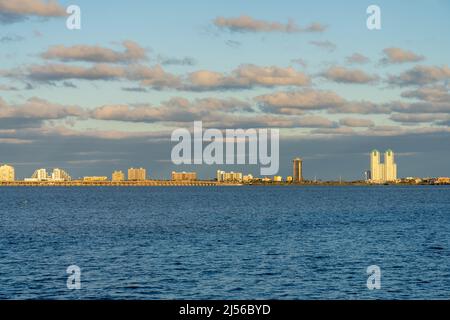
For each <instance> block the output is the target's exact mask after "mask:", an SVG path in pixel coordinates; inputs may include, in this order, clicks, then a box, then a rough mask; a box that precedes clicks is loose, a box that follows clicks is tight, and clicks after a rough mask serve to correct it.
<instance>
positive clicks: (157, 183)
mask: <svg viewBox="0 0 450 320" xmlns="http://www.w3.org/2000/svg"><path fill="white" fill-rule="evenodd" d="M249 185H250V186H371V185H373V186H379V185H380V184H371V183H367V182H364V181H351V182H348V181H342V182H340V181H320V182H313V181H304V182H301V183H288V182H269V183H268V182H254V183H241V182H217V181H208V180H205V181H202V180H196V181H171V180H145V181H82V180H73V181H58V182H56V181H10V182H0V187H221V186H249ZM384 185H395V186H408V185H450V183H440V184H430V183H418V184H416V183H385V184H384Z"/></svg>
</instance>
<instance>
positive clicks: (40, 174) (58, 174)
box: [25, 168, 72, 182]
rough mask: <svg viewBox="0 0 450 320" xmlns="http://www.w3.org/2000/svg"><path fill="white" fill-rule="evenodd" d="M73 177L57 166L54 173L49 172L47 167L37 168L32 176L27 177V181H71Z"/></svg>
mask: <svg viewBox="0 0 450 320" xmlns="http://www.w3.org/2000/svg"><path fill="white" fill-rule="evenodd" d="M71 180H72V178H71V177H70V175H69V174H68V173H67V172H66V171H64V170H62V169H59V168H55V169H53V171H52V174H49V173H48V171H47V169H37V170H36V171H34V173H33V175H32V176H31V178H28V179H25V181H33V182H42V181H54V182H62V181H71Z"/></svg>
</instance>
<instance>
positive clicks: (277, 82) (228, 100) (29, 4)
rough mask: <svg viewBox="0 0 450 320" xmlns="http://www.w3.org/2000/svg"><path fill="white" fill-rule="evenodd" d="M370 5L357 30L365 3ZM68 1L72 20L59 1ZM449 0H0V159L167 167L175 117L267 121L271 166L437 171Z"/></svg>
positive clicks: (91, 169) (441, 165)
mask: <svg viewBox="0 0 450 320" xmlns="http://www.w3.org/2000/svg"><path fill="white" fill-rule="evenodd" d="M372 4H375V5H377V6H379V7H380V10H381V30H369V29H368V28H367V25H366V20H367V18H368V14H367V12H366V9H367V7H368V6H369V5H372ZM70 5H77V6H78V7H79V8H80V9H81V29H79V30H69V29H68V28H67V27H66V20H67V18H68V15H67V13H66V8H67V7H69V6H70ZM449 13H450V2H448V1H445V0H431V1H399V0H397V1H361V0H358V1H356V0H354V1H345V2H344V1H325V0H318V1H298V0H296V1H283V0H280V1H256V0H254V1H253V0H250V1H234V0H232V1H214V2H213V1H189V2H188V1H173V0H169V1H164V2H156V1H144V0H130V1H119V0H118V1H111V2H109V3H106V2H104V1H86V0H71V1H62V0H60V1H50V2H49V1H45V0H15V1H9V0H0V164H2V163H7V164H10V165H13V166H14V167H15V168H16V175H17V177H19V178H25V177H29V176H31V175H32V173H33V172H34V170H35V169H38V168H41V167H45V168H49V169H50V168H54V167H58V168H63V169H65V170H66V171H68V172H69V173H70V174H71V175H72V177H82V176H86V175H107V176H110V175H111V173H112V171H113V170H123V171H125V170H126V169H127V168H129V167H136V166H142V167H145V168H147V170H148V173H149V176H150V177H152V178H166V179H167V178H169V177H170V172H171V171H173V170H177V171H182V170H184V171H197V172H198V173H199V176H200V177H201V178H212V177H214V174H215V171H216V170H217V169H224V170H242V171H243V172H244V173H252V174H254V175H255V176H258V175H259V167H258V166H244V167H242V166H223V165H222V166H215V165H213V166H207V165H184V166H175V165H174V164H173V163H172V161H171V158H170V156H171V150H172V148H173V147H174V143H172V142H171V141H170V137H171V133H172V131H173V130H175V129H177V128H187V129H192V127H193V122H194V121H203V124H204V126H205V127H208V128H218V129H227V128H234V129H237V128H244V129H247V128H277V129H280V172H279V174H280V175H283V176H287V175H291V174H292V164H291V162H292V159H293V158H294V157H297V156H300V157H302V158H303V159H304V175H305V177H306V178H309V179H314V178H317V179H324V180H337V179H340V178H342V179H345V180H355V179H362V178H363V173H364V171H365V170H367V169H369V152H370V151H371V150H372V149H379V150H380V151H382V152H383V151H385V150H387V149H393V150H394V151H395V153H396V162H397V164H398V172H399V176H400V177H408V176H421V177H428V176H450V165H449V161H448V159H449V157H450V148H449V146H450V128H449V125H450V92H449V88H450V86H449V81H450V67H449V61H448V59H449V57H450V41H449V40H448V30H450V21H449V19H448V14H449Z"/></svg>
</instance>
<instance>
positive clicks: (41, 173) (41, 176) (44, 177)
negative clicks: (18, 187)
mask: <svg viewBox="0 0 450 320" xmlns="http://www.w3.org/2000/svg"><path fill="white" fill-rule="evenodd" d="M50 179H51V178H50V177H49V176H48V174H47V169H37V170H36V171H34V173H33V175H32V176H31V178H30V179H25V181H48V180H50Z"/></svg>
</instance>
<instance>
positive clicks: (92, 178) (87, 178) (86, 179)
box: [83, 176, 108, 182]
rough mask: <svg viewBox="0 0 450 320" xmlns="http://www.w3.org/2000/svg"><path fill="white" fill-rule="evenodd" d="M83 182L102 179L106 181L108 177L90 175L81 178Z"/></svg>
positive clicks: (100, 180)
mask: <svg viewBox="0 0 450 320" xmlns="http://www.w3.org/2000/svg"><path fill="white" fill-rule="evenodd" d="M83 181H84V182H102V181H108V177H100V176H99V177H96V176H92V177H84V178H83Z"/></svg>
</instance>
